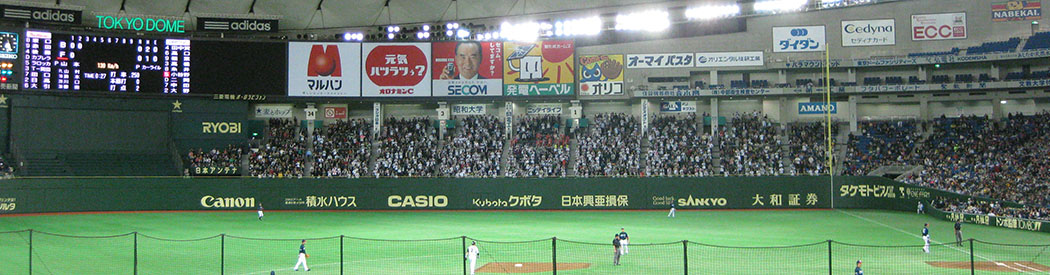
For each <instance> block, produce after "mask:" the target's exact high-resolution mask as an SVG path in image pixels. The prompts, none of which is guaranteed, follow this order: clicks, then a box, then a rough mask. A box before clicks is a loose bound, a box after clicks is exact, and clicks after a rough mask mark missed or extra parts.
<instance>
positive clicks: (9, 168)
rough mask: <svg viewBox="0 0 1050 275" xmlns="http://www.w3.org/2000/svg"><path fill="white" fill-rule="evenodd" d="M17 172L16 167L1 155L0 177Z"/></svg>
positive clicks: (7, 176)
mask: <svg viewBox="0 0 1050 275" xmlns="http://www.w3.org/2000/svg"><path fill="white" fill-rule="evenodd" d="M14 174H15V167H14V166H13V165H11V164H8V163H7V161H6V160H4V157H3V156H0V178H10V177H12V176H14Z"/></svg>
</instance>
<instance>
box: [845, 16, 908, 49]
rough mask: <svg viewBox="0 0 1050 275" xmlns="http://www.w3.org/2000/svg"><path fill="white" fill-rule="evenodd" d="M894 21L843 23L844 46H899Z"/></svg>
mask: <svg viewBox="0 0 1050 275" xmlns="http://www.w3.org/2000/svg"><path fill="white" fill-rule="evenodd" d="M896 37H897V32H896V21H894V19H880V20H857V21H842V46H843V47H858V46H885V45H894V44H897V39H896Z"/></svg>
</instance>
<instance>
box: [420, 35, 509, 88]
mask: <svg viewBox="0 0 1050 275" xmlns="http://www.w3.org/2000/svg"><path fill="white" fill-rule="evenodd" d="M433 47H434V54H433V55H434V56H433V57H434V59H433V66H434V68H435V69H434V70H433V72H431V75H432V77H433V79H434V96H453V97H465V96H501V95H503V43H502V42H477V41H461V42H439V43H434V44H433Z"/></svg>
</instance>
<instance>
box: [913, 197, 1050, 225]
mask: <svg viewBox="0 0 1050 275" xmlns="http://www.w3.org/2000/svg"><path fill="white" fill-rule="evenodd" d="M933 207H934V208H937V209H940V210H941V211H945V212H954V213H964V214H973V215H989V216H997V217H1012V218H1021V219H1030V220H1044V221H1050V209H1048V208H1046V207H1039V206H1024V207H1005V206H1003V205H1002V204H1001V203H998V202H994V201H991V202H989V201H982V200H974V199H973V198H968V199H966V201H963V200H960V199H942V200H939V201H934V202H933Z"/></svg>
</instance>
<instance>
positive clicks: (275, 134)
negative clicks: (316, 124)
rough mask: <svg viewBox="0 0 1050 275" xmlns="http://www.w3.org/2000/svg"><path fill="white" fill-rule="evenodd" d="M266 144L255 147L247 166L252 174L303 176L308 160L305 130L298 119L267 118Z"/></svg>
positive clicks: (270, 176)
mask: <svg viewBox="0 0 1050 275" xmlns="http://www.w3.org/2000/svg"><path fill="white" fill-rule="evenodd" d="M267 125H268V126H267V135H266V138H267V139H266V140H265V143H263V144H262V145H260V146H259V148H254V149H252V152H251V153H250V154H249V159H248V169H249V171H251V175H252V176H253V177H260V178H291V177H302V176H303V171H304V163H305V160H306V155H307V152H306V146H305V144H306V136H307V134H306V131H305V129H302V128H300V127H299V120H298V119H277V118H273V119H270V120H269V121H268V124H267Z"/></svg>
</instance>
